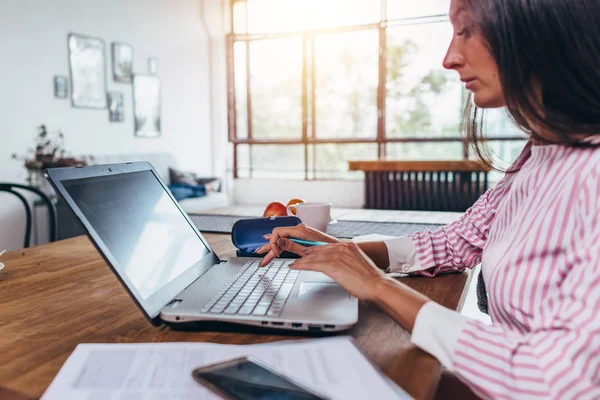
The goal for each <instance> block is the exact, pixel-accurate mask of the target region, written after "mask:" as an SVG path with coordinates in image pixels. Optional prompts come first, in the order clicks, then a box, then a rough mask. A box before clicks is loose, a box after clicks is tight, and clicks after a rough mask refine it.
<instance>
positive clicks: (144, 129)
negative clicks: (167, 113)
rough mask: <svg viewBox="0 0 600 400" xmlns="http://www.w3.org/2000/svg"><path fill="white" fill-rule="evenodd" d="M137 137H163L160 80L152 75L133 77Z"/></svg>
mask: <svg viewBox="0 0 600 400" xmlns="http://www.w3.org/2000/svg"><path fill="white" fill-rule="evenodd" d="M133 108H134V117H135V136H137V137H146V138H156V137H159V136H160V135H161V118H160V80H159V79H158V77H156V76H152V75H138V74H135V75H134V76H133Z"/></svg>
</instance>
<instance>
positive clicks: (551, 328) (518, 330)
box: [385, 139, 600, 399]
mask: <svg viewBox="0 0 600 400" xmlns="http://www.w3.org/2000/svg"><path fill="white" fill-rule="evenodd" d="M594 141H596V142H597V139H594ZM514 166H515V167H519V168H520V170H519V171H518V172H516V173H512V174H511V173H508V174H506V176H505V177H504V179H502V181H500V182H499V183H498V184H497V185H496V186H495V187H494V188H492V189H490V190H489V191H487V192H486V193H485V194H484V195H483V196H482V197H481V198H480V199H479V200H478V201H477V202H476V203H475V204H474V205H473V207H471V208H470V209H469V210H468V211H467V212H466V213H465V214H464V215H463V216H462V217H461V218H460V219H459V220H457V221H455V222H453V223H452V224H450V225H448V226H446V227H444V228H442V229H440V230H437V231H435V232H422V233H417V234H413V235H410V236H409V237H408V238H407V237H404V238H395V239H391V240H387V241H385V243H386V245H387V246H388V251H389V254H390V261H391V265H390V269H391V270H392V271H399V272H418V273H420V274H423V275H426V276H435V275H437V274H439V273H444V272H452V271H461V270H464V269H465V268H473V267H475V266H476V265H477V264H479V263H481V264H482V273H483V276H484V279H485V283H486V286H487V291H488V303H489V312H490V317H491V319H492V322H493V324H492V325H486V324H483V323H480V322H478V321H473V320H470V319H468V318H466V317H464V316H461V315H460V314H459V313H457V312H455V311H451V310H448V309H446V308H444V307H441V306H440V305H438V304H436V303H433V302H430V303H427V304H426V305H425V306H423V308H422V309H421V311H420V312H419V315H418V316H417V321H416V323H415V328H414V330H413V336H412V340H413V342H414V343H415V344H416V345H417V346H419V347H421V348H423V349H424V350H425V351H427V352H429V353H431V354H432V355H434V356H436V357H437V358H438V359H439V360H440V361H441V362H442V363H443V364H444V365H445V366H446V367H447V368H448V369H450V370H452V371H454V372H455V373H456V374H457V375H458V376H459V377H460V378H461V379H462V380H464V381H465V382H466V383H467V384H468V385H469V386H470V387H471V388H472V389H473V390H474V391H475V392H476V393H477V394H478V395H480V396H482V397H485V398H519V399H523V398H553V399H598V398H600V149H585V148H571V147H565V146H560V145H547V146H532V145H531V143H528V144H527V145H526V147H525V149H524V150H523V152H522V153H521V155H520V156H519V158H518V159H517V161H516V162H515V164H514ZM409 239H410V240H409ZM407 242H408V243H407Z"/></svg>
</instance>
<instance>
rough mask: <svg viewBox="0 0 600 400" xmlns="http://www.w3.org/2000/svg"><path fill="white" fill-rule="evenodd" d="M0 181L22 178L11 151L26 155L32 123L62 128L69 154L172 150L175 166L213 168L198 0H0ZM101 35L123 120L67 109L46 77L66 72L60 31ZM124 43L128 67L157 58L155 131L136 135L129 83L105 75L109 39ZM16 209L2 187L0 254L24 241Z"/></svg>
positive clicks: (140, 67)
mask: <svg viewBox="0 0 600 400" xmlns="http://www.w3.org/2000/svg"><path fill="white" fill-rule="evenodd" d="M0 8H1V9H0V54H2V59H1V62H0V72H1V73H0V88H2V92H3V93H2V95H1V96H0V182H7V181H8V182H25V180H26V176H27V174H26V170H25V168H24V167H23V165H22V162H21V161H15V160H12V159H11V154H13V153H18V154H20V155H26V154H27V149H28V148H31V147H32V146H33V141H34V136H35V133H36V126H38V125H39V124H42V123H44V124H46V125H47V126H48V129H49V130H50V131H54V130H58V129H60V130H61V131H62V132H63V133H64V135H65V147H66V148H67V150H69V151H70V152H71V153H72V154H73V155H86V154H130V153H140V152H159V151H160V152H164V151H166V152H171V153H173V154H174V155H175V156H176V158H177V160H178V164H179V166H180V167H181V168H183V169H186V170H190V171H194V172H197V173H200V174H203V175H210V174H212V173H213V172H214V171H213V158H212V153H213V151H212V146H213V141H212V135H211V131H212V126H211V121H212V120H214V119H215V118H214V114H215V113H214V112H213V110H211V101H210V96H211V89H210V85H209V81H210V77H209V74H210V67H209V62H208V60H209V58H210V51H209V47H210V46H209V43H208V36H207V35H208V31H207V29H206V27H205V26H203V24H202V18H203V16H202V11H203V10H202V2H201V1H199V0H171V1H168V2H166V1H161V0H103V1H100V0H55V1H52V2H45V1H39V0H38V1H33V0H3V1H2V5H1V6H0ZM69 32H75V33H80V34H85V35H89V36H94V37H98V38H101V39H103V40H104V41H105V47H106V57H105V63H106V69H107V77H108V82H107V87H108V90H116V91H121V92H123V95H124V105H125V120H124V121H123V122H110V121H109V117H108V111H107V110H92V109H82V108H73V107H72V105H71V101H70V100H69V99H65V100H60V99H56V98H55V97H54V93H53V76H54V75H57V74H58V75H66V76H68V73H69V65H68V51H67V35H68V33H69ZM113 41H119V42H125V43H129V44H131V45H132V46H133V51H134V63H133V69H134V72H142V73H146V72H147V59H148V57H156V58H157V60H158V77H159V78H160V81H161V118H162V121H161V123H162V136H161V137H159V138H152V139H149V138H136V137H135V136H134V120H133V109H132V86H131V85H130V84H123V83H116V82H114V81H113V80H112V73H111V69H110V44H111V42H113ZM21 232H23V211H22V206H20V205H19V203H18V201H17V200H15V199H12V198H11V197H10V196H9V195H6V194H0V251H1V250H3V249H5V248H8V249H14V248H19V247H21V246H22V233H21Z"/></svg>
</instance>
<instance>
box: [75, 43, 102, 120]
mask: <svg viewBox="0 0 600 400" xmlns="http://www.w3.org/2000/svg"><path fill="white" fill-rule="evenodd" d="M68 48H69V70H70V73H71V104H72V105H73V107H80V108H96V109H103V108H106V68H105V65H106V64H105V51H104V40H102V39H99V38H95V37H91V36H85V35H80V34H76V33H70V34H69V36H68Z"/></svg>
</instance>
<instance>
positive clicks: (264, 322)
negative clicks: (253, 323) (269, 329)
mask: <svg viewBox="0 0 600 400" xmlns="http://www.w3.org/2000/svg"><path fill="white" fill-rule="evenodd" d="M261 324H263V325H269V321H262V322H261Z"/></svg>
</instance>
